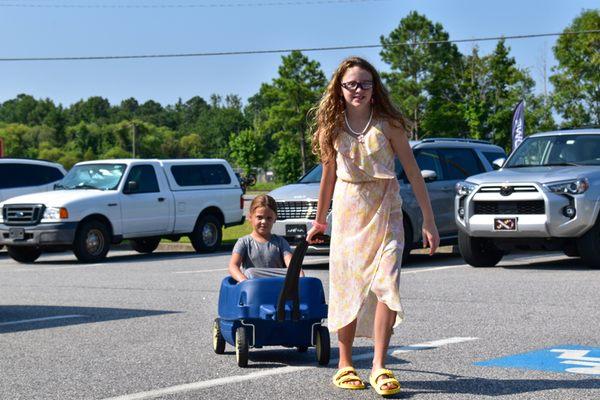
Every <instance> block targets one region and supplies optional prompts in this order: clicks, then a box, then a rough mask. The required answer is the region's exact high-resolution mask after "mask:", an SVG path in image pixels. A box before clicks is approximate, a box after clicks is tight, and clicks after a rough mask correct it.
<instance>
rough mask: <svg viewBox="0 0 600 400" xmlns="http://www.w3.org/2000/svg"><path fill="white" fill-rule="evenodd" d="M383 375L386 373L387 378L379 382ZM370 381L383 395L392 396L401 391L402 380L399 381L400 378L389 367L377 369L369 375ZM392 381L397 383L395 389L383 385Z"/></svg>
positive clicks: (393, 383) (394, 383)
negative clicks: (384, 387) (385, 387)
mask: <svg viewBox="0 0 600 400" xmlns="http://www.w3.org/2000/svg"><path fill="white" fill-rule="evenodd" d="M381 375H386V376H387V378H385V379H382V380H380V381H379V382H378V381H377V379H379V377H380V376H381ZM369 383H370V384H371V386H373V389H375V391H376V392H377V393H378V394H380V395H382V396H390V395H393V394H397V393H400V382H398V379H396V377H395V376H394V373H393V372H392V371H390V370H389V369H385V368H379V369H378V370H376V371H375V372H374V373H373V374H371V376H370V377H369ZM390 383H391V384H392V385H396V387H395V388H393V389H383V385H385V384H390Z"/></svg>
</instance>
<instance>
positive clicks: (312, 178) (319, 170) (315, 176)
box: [298, 164, 323, 183]
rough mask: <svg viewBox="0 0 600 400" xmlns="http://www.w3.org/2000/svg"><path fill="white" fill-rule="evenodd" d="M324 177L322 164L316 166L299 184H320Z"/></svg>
mask: <svg viewBox="0 0 600 400" xmlns="http://www.w3.org/2000/svg"><path fill="white" fill-rule="evenodd" d="M322 175H323V166H322V165H321V164H318V165H315V166H314V167H313V168H312V169H311V170H310V171H308V172H307V173H306V175H304V176H303V177H302V178H300V180H299V181H298V183H319V182H321V176H322Z"/></svg>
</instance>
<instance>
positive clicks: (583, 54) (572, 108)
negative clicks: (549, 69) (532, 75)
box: [550, 9, 600, 126]
mask: <svg viewBox="0 0 600 400" xmlns="http://www.w3.org/2000/svg"><path fill="white" fill-rule="evenodd" d="M599 29H600V10H598V9H593V10H585V11H583V12H582V13H581V14H580V15H579V16H577V17H576V18H575V19H574V20H573V22H572V23H571V25H569V26H568V27H567V28H566V29H565V30H564V32H565V33H567V32H570V31H584V30H599ZM553 50H554V56H555V57H556V59H557V60H558V65H557V66H556V67H554V68H553V72H554V75H552V76H551V77H550V82H552V84H553V85H554V104H555V106H556V110H557V111H558V113H559V114H560V115H561V116H562V118H563V120H564V122H563V125H565V126H582V125H588V124H595V125H598V124H600V33H593V34H581V35H569V34H565V35H562V36H560V37H559V39H558V40H557V42H556V46H554V48H553Z"/></svg>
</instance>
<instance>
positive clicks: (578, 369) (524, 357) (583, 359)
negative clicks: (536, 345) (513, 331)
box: [474, 345, 600, 376]
mask: <svg viewBox="0 0 600 400" xmlns="http://www.w3.org/2000/svg"><path fill="white" fill-rule="evenodd" d="M474 365H479V366H483V367H503V368H520V369H531V370H536V371H552V372H569V373H573V374H583V375H592V376H600V348H598V347H587V346H573V345H565V346H557V347H551V348H547V349H542V350H536V351H531V352H528V353H523V354H516V355H512V356H506V357H500V358H495V359H492V360H488V361H480V362H476V363H474Z"/></svg>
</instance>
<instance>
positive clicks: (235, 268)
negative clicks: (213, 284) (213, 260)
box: [229, 253, 248, 282]
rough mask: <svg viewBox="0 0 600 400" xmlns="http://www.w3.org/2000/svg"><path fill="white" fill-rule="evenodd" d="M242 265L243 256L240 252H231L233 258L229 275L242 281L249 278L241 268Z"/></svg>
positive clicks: (230, 261) (230, 262)
mask: <svg viewBox="0 0 600 400" xmlns="http://www.w3.org/2000/svg"><path fill="white" fill-rule="evenodd" d="M241 265H242V256H241V255H239V254H238V253H233V254H231V259H230V260H229V275H231V276H232V277H233V279H235V280H236V281H238V282H242V281H245V280H246V279H248V278H246V275H244V274H243V272H242V270H241V269H240V267H241Z"/></svg>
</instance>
